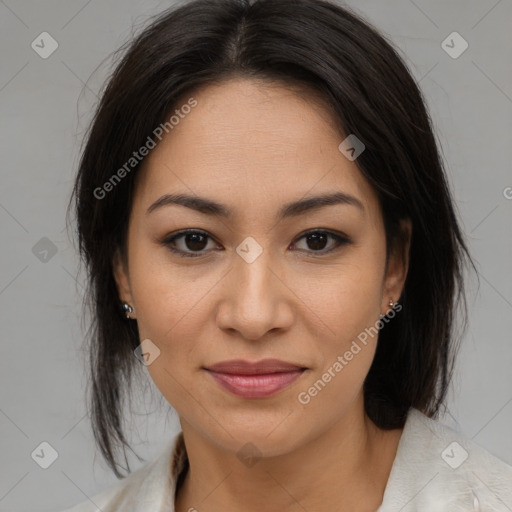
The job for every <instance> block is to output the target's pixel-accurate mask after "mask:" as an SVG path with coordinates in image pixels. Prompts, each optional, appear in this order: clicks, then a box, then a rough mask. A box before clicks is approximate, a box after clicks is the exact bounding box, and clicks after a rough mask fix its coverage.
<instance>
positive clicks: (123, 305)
mask: <svg viewBox="0 0 512 512" xmlns="http://www.w3.org/2000/svg"><path fill="white" fill-rule="evenodd" d="M121 308H122V310H123V313H124V314H125V316H126V318H128V319H131V317H130V313H133V308H132V306H130V304H128V302H122V303H121Z"/></svg>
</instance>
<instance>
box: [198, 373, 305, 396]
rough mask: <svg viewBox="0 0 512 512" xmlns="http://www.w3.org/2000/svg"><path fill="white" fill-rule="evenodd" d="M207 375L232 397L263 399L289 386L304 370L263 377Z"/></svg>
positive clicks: (229, 374) (269, 374)
mask: <svg viewBox="0 0 512 512" xmlns="http://www.w3.org/2000/svg"><path fill="white" fill-rule="evenodd" d="M208 373H210V375H211V376H212V377H213V378H214V379H215V380H216V381H217V382H218V383H219V384H220V385H221V386H223V387H224V388H225V389H227V390H228V391H231V393H233V394H234V395H237V396H241V397H244V398H265V397H267V396H271V395H273V394H274V393H277V392H278V391H281V390H282V389H284V388H285V387H287V386H289V385H290V384H291V383H292V382H294V381H295V380H296V379H298V378H299V377H300V376H301V375H302V373H304V370H297V371H293V372H282V373H268V374H265V375H234V374H232V373H218V372H213V371H211V370H208Z"/></svg>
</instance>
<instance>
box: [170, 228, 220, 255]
mask: <svg viewBox="0 0 512 512" xmlns="http://www.w3.org/2000/svg"><path fill="white" fill-rule="evenodd" d="M209 239H210V240H211V237H210V236H209V235H208V234H206V233H204V232H203V231H197V230H188V231H182V232H180V233H178V234H176V235H173V236H171V237H167V238H166V239H165V240H163V241H162V243H163V244H164V245H165V246H167V247H168V248H169V250H170V251H172V252H174V253H177V254H179V255H180V256H184V257H197V256H202V255H203V254H206V253H207V252H209V251H206V250H205V249H206V247H207V245H208V240H209ZM194 253H197V254H194Z"/></svg>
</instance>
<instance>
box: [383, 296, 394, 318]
mask: <svg viewBox="0 0 512 512" xmlns="http://www.w3.org/2000/svg"><path fill="white" fill-rule="evenodd" d="M396 304H398V302H393V299H390V300H389V307H390V308H391V309H393V308H394V307H395V305H396ZM388 313H389V311H388ZM388 313H386V315H387V314H388ZM386 315H382V314H381V315H380V318H381V319H382V318H384V317H385V316H386Z"/></svg>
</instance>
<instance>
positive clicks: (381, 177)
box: [70, 0, 475, 477]
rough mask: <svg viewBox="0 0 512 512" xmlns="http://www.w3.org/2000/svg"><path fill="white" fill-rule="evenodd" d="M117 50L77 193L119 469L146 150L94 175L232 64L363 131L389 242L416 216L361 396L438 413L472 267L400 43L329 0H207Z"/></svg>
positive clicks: (99, 385)
mask: <svg viewBox="0 0 512 512" xmlns="http://www.w3.org/2000/svg"><path fill="white" fill-rule="evenodd" d="M120 54H121V55H122V58H121V60H120V62H118V64H117V66H116V67H115V69H114V71H113V73H112V75H111V76H110V78H109V79H108V81H107V84H106V87H105V88H104V90H103V91H102V94H101V100H100V102H99V105H98V107H97V110H96V112H95V115H94V118H93V121H92V123H91V125H90V127H89V130H88V132H87V134H86V138H85V145H84V148H83V152H82V155H81V160H80V165H79V170H78V174H77V178H76V183H75V187H74V191H73V196H72V198H71V199H72V200H73V199H75V202H74V206H75V213H76V217H77V231H78V242H79V251H80V254H81V256H82V261H83V262H84V263H85V265H86V267H87V275H88V293H87V295H86V300H88V305H89V306H90V308H91V312H92V317H93V320H92V324H91V325H90V329H89V330H88V332H87V340H88V341H89V342H90V345H89V349H90V371H91V374H90V383H89V384H90V398H89V400H90V410H91V420H92V424H93V431H94V436H95V439H96V442H97V444H98V446H99V448H100V450H101V453H102V454H103V456H104V457H105V460H106V461H107V462H108V464H109V466H110V467H111V468H112V469H113V471H114V473H115V474H116V475H117V476H118V477H121V476H122V474H121V473H120V472H119V471H118V469H117V465H118V464H117V462H116V448H117V447H119V446H121V447H122V448H123V450H124V454H125V461H126V447H129V443H128V442H127V440H126V438H125V437H124V434H123V428H122V419H123V400H124V398H125V395H126V393H130V391H131V381H132V372H133V370H134V368H135V367H136V366H139V367H140V366H141V365H140V363H139V361H138V360H137V359H136V358H135V357H134V354H133V351H134V349H135V348H136V347H137V346H138V345H139V343H140V340H139V335H138V329H137V323H136V321H132V320H126V319H125V318H124V316H123V315H122V314H120V311H119V297H118V292H117V288H116V284H115V281H114V277H113V271H112V261H113V255H114V252H115V250H116V249H117V248H120V249H121V250H122V251H123V253H124V251H125V249H126V235H127V226H128V219H129V215H130V211H131V204H132V197H133V193H134V179H135V176H136V174H137V170H138V169H139V168H140V165H135V166H134V167H133V169H132V170H131V172H128V173H126V176H124V177H123V179H122V180H120V181H119V183H116V185H115V186H114V187H111V188H112V190H110V191H109V192H108V194H106V195H105V196H104V197H102V198H98V194H97V193H95V190H97V189H98V187H102V186H103V184H104V183H106V182H107V181H108V180H109V179H110V178H111V177H112V175H113V174H114V173H115V172H116V171H117V169H119V168H121V167H122V166H123V165H124V164H125V163H126V162H127V161H128V160H129V159H130V157H131V156H132V152H133V151H135V150H137V149H138V148H140V147H141V146H142V145H143V144H144V143H145V142H146V141H147V138H148V136H151V134H152V133H153V132H154V130H155V128H156V127H157V126H159V125H160V124H162V123H164V122H165V121H166V120H167V119H168V116H169V115H170V113H172V112H173V110H174V109H175V108H176V107H177V106H179V104H178V103H177V102H178V99H180V98H183V97H185V95H190V96H191V95H192V94H193V92H194V91H197V90H199V88H201V87H206V86H208V84H213V83H221V82H222V81H225V80H229V79H230V78H235V77H247V78H253V79H258V80H267V81H269V82H278V83H282V84H283V85H285V86H297V85H299V86H301V87H303V88H307V89H309V90H311V91H314V92H315V94H317V95H318V97H321V98H322V99H323V100H324V101H325V103H326V104H327V105H329V112H330V114H331V116H332V118H333V120H335V122H336V123H337V124H338V125H339V126H340V127H341V128H342V131H343V133H345V134H355V135H356V136H357V137H358V138H359V139H360V140H361V141H363V142H364V144H365V146H366V149H365V151H364V152H363V153H362V154H361V155H360V156H359V157H358V158H357V161H356V163H357V165H358V167H359V169H360V171H361V172H362V174H363V175H364V176H365V178H366V179H367V180H368V182H369V183H370V184H371V185H372V186H373V187H374V189H375V190H376V192H377V194H378V197H379V201H380V206H381V209H382V214H383V218H384V223H385V230H386V240H387V251H388V255H389V252H390V250H391V248H392V247H393V245H394V244H396V243H399V242H400V230H399V222H400V220H401V219H404V218H409V219H410V220H411V222H412V226H413V231H412V240H411V248H410V260H409V271H408V275H407V279H406V282H405V286H404V291H403V294H402V296H401V297H400V299H399V301H400V303H401V304H402V307H403V310H402V312H400V313H399V314H397V316H396V317H395V318H394V319H393V321H391V322H390V323H388V324H387V325H385V327H383V328H382V329H381V331H380V334H379V342H378V347H377V352H376V355H375V358H374V361H373V364H372V366H371V369H370V371H369V373H368V376H367V378H366V381H365V384H364V392H365V408H366V412H367V414H368V415H369V417H370V418H371V419H372V420H373V422H374V423H375V424H376V425H378V426H379V427H381V428H383V429H391V428H397V427H401V426H403V424H404V421H405V418H406V415H407V411H408V409H409V408H410V407H411V406H412V407H416V408H418V409H420V410H421V411H423V412H424V413H425V414H427V415H428V416H430V417H434V416H436V415H437V414H438V412H439V408H440V407H441V405H443V403H444V400H445V398H446V393H447V389H448V386H449V382H450V379H451V375H452V371H453V359H454V355H455V352H456V346H457V344H458V341H460V339H459V338H460V337H458V336H456V335H455V334H456V333H455V331H456V329H455V328H454V327H455V319H456V312H457V311H456V310H457V306H461V313H462V315H463V317H462V318H463V322H462V326H463V329H462V331H461V334H460V336H462V332H463V331H464V329H465V325H466V320H467V306H466V299H465V295H464V285H463V280H464V279H463V277H464V276H463V270H464V264H465V263H466V262H470V263H471V265H472V266H473V268H475V267H474V263H473V262H472V260H471V257H470V255H469V252H468V249H467V246H466V244H465V241H464V238H463V235H462V233H461V230H460V228H459V224H458V221H457V216H456V213H455V206H454V204H453V201H452V198H451V194H450V190H449V186H448V183H447V179H446V176H445V173H444V170H443V164H442V159H441V157H440V153H439V150H438V147H437V144H436V140H435V137H434V134H433V128H432V125H431V121H430V118H429V115H428V113H427V110H426V107H425V101H424V99H423V97H422V94H421V92H420V90H419V88H418V86H417V84H416V82H415V81H414V79H413V78H412V77H411V74H410V73H409V71H408V70H407V68H406V66H405V64H404V62H403V60H402V58H401V57H400V56H399V54H398V53H397V51H396V50H395V49H393V47H392V46H391V44H390V43H389V42H387V40H386V39H385V38H384V37H383V36H382V35H380V34H379V33H378V32H377V31H376V30H375V29H374V28H373V27H372V26H371V25H370V24H368V23H367V22H366V21H363V20H362V19H361V18H360V17H359V16H358V15H356V14H354V13H352V12H351V11H349V10H348V9H345V8H341V7H340V6H338V5H336V4H334V3H330V2H329V1H324V0H256V1H249V0H247V1H244V0H195V1H191V2H187V3H185V4H183V5H179V6H177V7H173V8H171V9H169V10H168V11H165V12H163V13H161V14H159V15H158V17H157V19H155V20H152V22H151V24H150V25H149V26H148V27H147V28H145V29H144V30H143V31H142V33H141V34H140V35H138V36H137V37H135V38H134V39H133V40H130V41H129V44H127V45H125V46H124V47H122V48H121V49H120V50H119V51H118V52H117V55H120ZM341 140H342V139H340V141H341ZM71 205H72V201H71V202H70V207H71ZM128 470H129V467H128Z"/></svg>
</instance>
